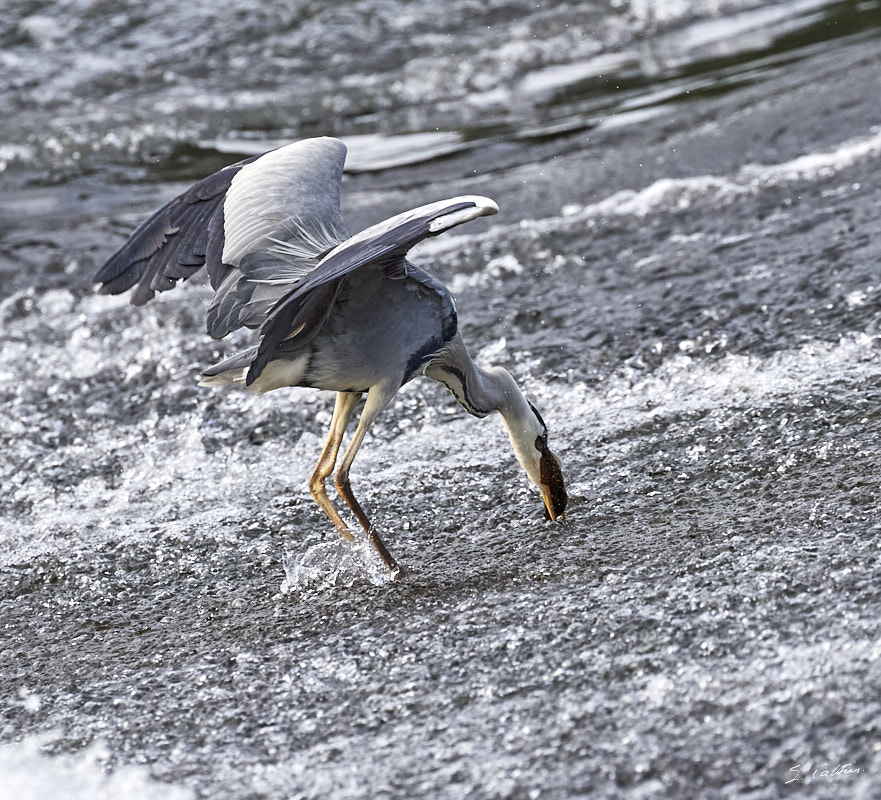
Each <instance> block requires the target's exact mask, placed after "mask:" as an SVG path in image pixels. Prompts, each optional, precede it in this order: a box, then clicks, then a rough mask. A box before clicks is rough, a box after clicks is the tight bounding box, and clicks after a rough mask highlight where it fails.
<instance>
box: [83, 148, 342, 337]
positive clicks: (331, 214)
mask: <svg viewBox="0 0 881 800" xmlns="http://www.w3.org/2000/svg"><path fill="white" fill-rule="evenodd" d="M345 158H346V147H345V145H344V144H343V143H342V142H340V141H339V140H337V139H331V138H320V139H307V140H304V141H301V142H295V143H293V144H290V145H286V146H284V147H280V148H279V149H277V150H272V151H270V152H268V153H264V154H263V155H260V156H255V157H254V158H251V159H248V160H246V161H243V162H240V163H239V164H235V165H233V166H230V167H226V168H224V169H222V170H220V171H219V172H216V173H215V174H214V175H211V176H209V177H207V178H205V179H203V180H202V181H200V182H199V183H197V184H195V185H194V186H193V187H191V188H190V189H188V190H187V191H186V192H184V193H183V194H182V195H180V196H179V197H176V198H175V199H174V200H172V201H170V202H169V203H167V204H166V205H165V206H164V207H163V208H161V209H160V210H159V211H158V212H156V214H154V215H153V216H152V217H151V218H150V219H148V220H147V221H146V222H145V223H143V224H142V225H141V226H140V227H139V228H138V229H137V230H136V231H135V233H134V234H133V235H132V237H131V238H130V239H129V241H128V242H127V243H126V244H125V245H123V247H122V248H121V249H120V250H119V251H118V252H117V253H116V254H115V255H114V256H113V257H112V258H111V259H110V260H109V261H108V262H107V264H105V265H104V267H103V268H102V269H101V270H100V271H99V272H98V274H97V275H96V276H95V280H96V281H98V282H100V283H102V284H103V286H102V287H101V291H102V292H104V293H105V294H119V293H121V292H124V291H126V290H127V289H129V288H131V287H132V286H134V285H135V284H137V285H138V286H137V289H136V290H135V292H134V293H133V296H132V302H133V303H135V304H136V305H140V304H143V303H145V302H147V301H148V300H149V299H151V298H152V297H153V295H154V293H155V292H156V291H164V290H166V289H170V288H172V287H173V286H174V285H175V283H176V282H177V281H178V280H179V279H186V278H188V277H190V275H192V274H194V273H195V272H197V271H198V270H199V269H200V268H201V267H202V266H206V267H207V271H208V275H209V278H210V281H211V285H212V287H213V288H215V289H217V290H218V293H217V296H216V297H215V300H214V302H213V303H212V308H211V311H210V313H209V320H210V321H209V332H210V333H211V334H212V335H215V336H218V337H219V336H223V335H225V334H226V333H228V332H229V331H230V330H233V329H234V328H237V327H239V326H240V325H243V324H249V323H250V324H252V325H257V324H260V322H262V315H265V312H266V311H267V310H268V309H269V308H271V307H272V305H274V304H275V302H277V301H278V299H279V297H281V296H282V295H284V294H285V293H286V292H287V291H289V290H290V288H291V286H292V285H293V284H295V283H296V282H297V281H299V280H300V279H301V278H302V276H303V275H304V274H306V273H308V271H309V270H310V269H312V268H313V267H314V266H315V264H317V263H318V261H319V260H320V258H321V256H322V255H323V254H324V253H325V252H326V251H327V250H329V249H331V248H332V247H334V246H335V245H336V244H338V243H339V242H340V241H342V240H343V239H345V237H346V234H345V226H344V225H343V221H342V215H341V213H340V185H341V181H342V173H343V164H344V163H345ZM243 281H244V282H243ZM261 286H264V287H265V286H273V287H276V288H275V289H274V290H266V289H265V288H264V289H263V290H262V291H257V289H258V288H259V287H261ZM279 287H282V288H279ZM255 295H256V297H255ZM261 309H262V315H261Z"/></svg>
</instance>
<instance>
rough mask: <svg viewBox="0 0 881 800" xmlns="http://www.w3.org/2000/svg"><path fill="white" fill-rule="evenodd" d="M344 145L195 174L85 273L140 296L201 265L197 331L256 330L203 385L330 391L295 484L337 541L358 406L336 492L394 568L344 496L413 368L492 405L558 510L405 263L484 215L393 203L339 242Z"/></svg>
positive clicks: (546, 464)
mask: <svg viewBox="0 0 881 800" xmlns="http://www.w3.org/2000/svg"><path fill="white" fill-rule="evenodd" d="M345 154H346V148H345V146H344V145H343V144H342V143H341V142H339V141H338V140H336V139H330V138H321V139H310V140H305V141H302V142H297V143H294V144H291V145H287V146H285V147H282V148H279V149H278V150H274V151H271V152H269V153H266V154H264V155H262V156H259V157H254V158H251V159H248V160H246V161H243V162H240V163H239V164H234V165H232V166H230V167H227V168H225V169H223V170H220V171H219V172H217V173H215V174H214V175H211V176H209V177H207V178H205V179H203V180H202V181H199V182H198V183H197V184H195V185H194V186H193V187H191V188H190V189H189V190H187V191H186V192H184V193H183V194H182V195H180V196H179V197H177V198H175V199H174V200H171V201H170V202H169V203H167V204H166V205H165V206H163V207H162V208H161V209H160V210H159V211H157V212H156V213H155V214H154V215H153V216H152V217H151V218H150V219H149V220H147V221H146V222H144V223H143V224H141V225H140V226H139V227H138V228H137V229H136V230H135V232H134V233H133V234H132V237H131V238H130V239H129V241H128V242H127V243H126V244H125V245H123V247H122V248H121V249H120V250H119V251H118V252H117V253H116V254H114V255H113V256H112V257H111V258H110V260H109V261H108V262H107V264H105V265H104V267H103V268H102V269H101V270H100V271H99V272H98V274H97V275H96V277H95V279H96V281H98V282H100V283H101V284H102V286H101V291H102V292H105V293H110V294H118V293H120V292H124V291H126V290H128V289H130V288H132V287H134V292H133V294H132V302H133V303H134V304H135V305H140V304H143V303H145V302H146V301H147V300H149V299H150V298H152V297H153V296H154V293H155V292H157V291H166V290H168V289H170V288H172V287H173V286H175V285H176V283H177V282H178V281H180V280H186V279H187V278H189V277H191V276H192V275H193V274H195V273H196V272H198V271H199V270H200V269H201V268H202V267H203V266H204V267H205V268H206V270H207V272H208V277H209V281H210V283H211V286H212V287H213V288H214V289H215V295H214V299H213V301H212V303H211V305H210V307H209V309H208V313H207V326H208V333H209V334H210V335H211V336H213V337H215V338H222V337H223V336H226V335H227V334H228V333H230V332H232V331H234V330H236V329H238V328H240V327H247V328H259V329H260V340H259V342H258V343H257V344H256V345H255V346H253V347H251V348H249V349H248V350H246V351H245V352H244V353H240V354H237V355H234V356H232V357H230V358H228V359H226V360H224V361H222V362H221V363H219V364H217V365H215V366H214V367H210V368H208V369H206V370H205V371H204V372H203V374H202V383H203V384H205V385H215V384H224V383H229V384H245V385H247V386H249V387H250V388H252V389H253V390H256V391H268V390H270V389H275V388H279V387H282V386H312V387H315V388H320V389H331V390H334V391H336V392H338V395H337V405H336V408H335V410H334V417H333V421H332V422H331V430H330V435H329V437H328V441H327V444H326V445H325V449H324V452H323V453H322V456H321V459H320V460H319V464H318V467H317V468H316V470H315V473H314V474H313V476H312V480H311V481H310V489H311V491H312V494H313V497H314V498H315V500H316V501H317V502H318V504H319V505H320V506H321V508H322V509H323V510H324V511H325V513H326V514H327V515H328V516H329V517H330V519H331V520H332V521H333V522H334V525H335V526H336V527H337V528H338V529H339V531H340V532H341V533H342V534H343V535H344V536H346V537H347V538H350V537H351V534H350V532H349V530H348V527H347V525H346V524H345V523H344V522H343V520H342V518H341V517H340V515H339V513H338V511H337V509H336V507H335V506H334V504H333V503H332V502H331V501H330V500H329V498H328V497H327V494H326V490H325V487H324V481H325V479H326V478H327V477H328V476H329V475H330V473H331V472H332V471H333V467H334V464H335V462H336V458H337V454H338V451H339V448H340V445H341V441H342V437H343V433H344V431H345V428H346V425H347V423H348V421H349V419H350V418H351V416H352V413H353V411H354V408H355V405H356V403H357V401H358V399H359V398H360V397H361V395H362V394H363V393H365V392H366V393H367V401H366V404H365V406H364V410H363V412H362V414H361V418H360V421H359V424H358V427H357V429H356V431H355V434H354V436H353V438H352V441H351V443H350V445H349V447H348V448H347V450H346V452H345V455H344V457H343V460H342V463H341V464H340V467H339V469H338V470H337V475H336V486H337V489H338V491H339V493H340V496H341V497H342V498H343V499H344V500H345V501H346V503H347V504H348V505H349V506H350V508H351V509H352V511H353V513H354V514H355V516H356V518H357V519H358V521H359V522H360V523H361V525H362V526H363V527H364V528H365V530H366V531H367V533H368V537H369V538H370V539H371V541H372V542H373V544H374V545H375V546H376V548H377V550H378V551H379V553H380V555H381V556H382V557H383V559H384V560H385V562H386V564H387V565H388V566H389V568H390V569H391V570H392V571H393V572H394V571H397V569H398V568H397V565H396V564H395V562H394V559H392V557H391V555H390V554H389V553H388V551H387V550H386V548H385V546H384V545H383V543H382V541H381V540H380V539H379V537H378V536H377V534H376V532H375V531H374V530H373V528H372V527H371V526H370V523H369V521H368V520H367V517H366V514H364V511H363V509H361V507H360V505H359V504H358V501H357V500H356V499H355V497H354V495H353V494H352V492H351V489H350V487H349V481H348V473H349V468H350V467H351V464H352V461H353V460H354V457H355V454H356V452H357V451H358V448H359V447H360V444H361V442H362V441H363V437H364V434H365V433H366V430H367V428H368V427H369V425H370V424H371V422H372V421H373V419H375V417H376V416H377V415H378V414H379V413H380V411H381V410H382V409H383V408H384V407H385V405H386V404H387V403H388V402H389V400H390V399H391V398H392V397H393V396H394V394H395V393H396V392H397V390H398V389H399V388H400V386H401V385H402V384H403V383H405V382H406V381H408V380H410V379H412V378H413V377H415V376H416V375H418V374H426V375H428V376H430V377H433V378H436V379H437V380H440V381H441V382H443V383H444V384H446V385H447V386H448V387H449V388H450V389H451V391H452V392H453V393H454V394H455V396H456V397H457V399H459V401H460V403H461V404H462V405H463V407H465V408H466V410H468V411H469V412H471V413H474V414H475V415H478V416H483V415H485V414H486V413H489V412H490V411H494V410H498V411H499V412H500V413H501V414H502V417H503V419H504V421H505V423H506V425H507V427H508V432H509V435H510V437H511V442H512V445H513V446H514V451H515V454H516V455H517V458H518V460H520V462H521V464H522V465H523V466H524V468H525V469H526V471H527V474H528V475H529V477H530V479H531V480H532V481H533V482H534V483H536V485H538V486H539V488H540V489H541V491H542V496H543V498H544V501H545V508H546V513H547V514H548V516H549V517H551V518H555V517H557V516H562V513H563V509H564V508H565V505H566V494H565V490H564V488H563V479H562V473H561V471H560V467H559V462H558V461H557V459H556V457H555V456H553V454H551V453H550V451H549V450H548V449H547V428H546V427H545V425H544V422H543V421H542V420H541V418H540V417H539V415H538V413H537V412H536V411H535V410H534V409H533V408H532V407H531V406H530V405H529V404H528V403H527V402H526V400H525V398H523V396H522V394H521V392H520V390H519V389H518V388H517V386H516V384H515V383H514V381H513V379H512V378H511V376H510V375H509V374H508V373H507V372H506V371H504V370H499V369H490V370H481V369H480V368H478V367H477V366H476V365H475V364H474V363H473V362H472V361H471V359H470V357H469V356H468V353H467V350H466V349H465V346H464V344H463V343H462V342H461V339H460V337H459V336H458V325H457V317H456V310H455V303H454V301H453V298H452V295H451V294H450V292H449V290H448V289H447V288H446V287H445V286H444V285H443V284H442V283H440V282H439V281H438V280H437V279H435V278H433V277H432V276H431V275H429V274H428V273H426V272H424V271H423V270H420V269H417V268H416V267H414V266H413V265H412V264H411V263H409V262H408V261H407V259H406V254H407V252H408V251H409V250H410V248H412V247H413V246H414V245H415V244H417V243H418V242H419V241H421V240H422V239H425V238H427V237H429V236H436V235H438V234H439V233H442V232H444V231H446V230H449V229H450V228H452V227H455V226H456V225H460V224H462V223H464V222H467V221H469V220H471V219H475V218H476V217H478V216H484V215H487V214H494V213H496V212H497V210H498V208H497V206H496V205H495V203H494V202H493V201H491V200H489V199H487V198H484V197H474V196H466V197H456V198H452V199H451V200H443V201H440V202H436V203H431V204H428V205H425V206H421V207H420V208H417V209H413V210H411V211H407V212H404V213H403V214H399V215H397V216H395V217H392V218H391V219H389V220H386V221H384V222H381V223H379V224H377V225H374V226H372V227H370V228H367V229H366V230H364V231H362V232H361V233H358V234H356V235H354V236H349V235H348V233H347V231H346V228H345V225H344V223H343V220H342V215H341V213H340V191H341V183H342V175H343V166H344V162H345Z"/></svg>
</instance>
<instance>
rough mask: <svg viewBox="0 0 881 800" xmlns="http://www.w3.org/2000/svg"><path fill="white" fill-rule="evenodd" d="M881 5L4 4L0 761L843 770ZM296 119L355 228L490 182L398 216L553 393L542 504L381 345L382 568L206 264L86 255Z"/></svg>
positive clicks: (856, 597) (16, 779)
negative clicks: (470, 212)
mask: <svg viewBox="0 0 881 800" xmlns="http://www.w3.org/2000/svg"><path fill="white" fill-rule="evenodd" d="M879 22H881V5H879V3H877V2H841V3H828V2H812V1H811V0H803V1H802V2H786V3H772V4H768V3H764V4H757V3H751V2H747V1H746V0H733V1H732V2H725V0H721V2H720V0H714V2H699V1H698V0H693V1H692V2H685V1H683V2H672V0H670V1H667V2H657V1H656V2H630V3H627V2H609V3H536V2H530V3H517V2H512V1H510V0H507V1H506V0H498V1H497V2H496V1H495V0H488V1H487V2H484V3H481V4H480V5H475V4H473V3H469V2H464V0H463V1H462V2H459V0H454V1H453V2H450V3H444V4H439V3H428V2H424V3H423V2H408V3H403V2H396V1H395V0H387V2H383V0H369V1H368V0H363V2H351V3H331V2H291V3H288V4H284V5H282V4H279V5H276V6H272V7H267V5H266V4H265V3H256V2H250V0H246V1H242V2H235V3H228V4H225V5H224V6H223V7H222V8H218V7H217V4H214V3H207V2H206V3H203V2H192V3H187V4H177V3H166V2H157V3H150V4H148V5H144V4H142V3H140V4H138V3H128V2H115V3H105V2H100V0H99V1H97V2H96V1H94V0H92V1H89V2H87V0H68V1H67V2H58V3H52V4H49V3H43V2H35V0H27V1H24V0H22V1H19V0H12V2H9V3H7V5H6V6H5V7H4V15H3V18H2V19H0V71H2V72H3V75H4V80H3V81H2V82H0V108H2V109H3V111H4V121H3V124H2V125H0V379H2V380H0V441H2V447H3V455H2V457H0V483H2V489H3V497H4V503H3V508H2V512H0V609H2V611H0V619H2V625H3V627H2V630H3V633H4V636H3V639H2V641H0V674H2V676H3V678H4V680H3V681H2V682H0V693H2V698H3V703H2V716H0V741H2V744H0V774H2V777H3V781H2V782H0V797H6V796H8V797H10V798H16V800H19V799H20V798H28V797H46V796H55V795H56V794H58V795H60V794H64V796H65V797H83V798H85V797H95V796H98V795H99V794H102V796H108V797H117V796H119V797H123V796H135V795H136V796H140V797H152V796H156V797H173V798H177V797H180V798H185V797H194V798H195V797H218V798H221V797H223V798H225V797H229V798H258V797H266V798H274V797H292V798H293V797H304V798H305V797H309V798H325V797H334V798H356V797H438V798H445V797H449V798H461V797H472V798H503V797H504V798H525V797H542V798H572V797H603V798H606V797H608V798H618V797H621V798H624V797H626V798H639V797H644V798H649V797H670V798H681V797H692V796H695V797H730V798H734V797H744V796H749V797H754V798H778V797H783V796H790V795H791V796H798V797H810V798H825V797H829V798H832V797H836V798H837V797H853V798H866V799H868V798H873V797H875V796H877V791H878V786H879V781H878V775H879V772H881V757H879V753H881V725H879V722H878V720H879V718H881V706H879V701H878V697H879V690H881V672H879V668H878V666H877V665H878V663H881V635H879V634H881V631H879V623H878V620H879V618H881V593H879V588H878V587H879V541H878V536H879V527H881V523H879V518H878V513H877V497H878V490H879V474H881V470H879V466H878V464H879V458H878V456H879V448H878V444H877V443H878V440H879V434H881V415H879V411H878V408H879V399H881V360H879V336H881V331H879V323H881V300H879V298H881V288H879V287H881V266H879V265H881V258H879V255H881V252H879V245H878V241H879V240H881V216H879V212H878V208H879V207H881V204H879V199H881V106H879V105H878V103H877V98H878V97H879V96H881V48H879V46H878V44H877V33H878V24H879ZM316 133H330V134H334V135H339V136H341V137H342V138H343V139H344V140H345V141H346V143H347V144H348V146H349V150H350V158H349V162H348V173H347V176H346V179H345V186H344V194H345V196H344V206H345V208H344V212H345V215H346V218H347V221H348V223H349V226H350V228H351V229H352V230H356V229H358V228H359V227H360V226H362V225H366V224H368V223H371V222H374V221H376V220H377V219H379V218H382V217H383V216H385V215H387V214H391V213H395V212H397V211H400V210H402V209H404V208H407V207H412V206H415V205H419V204H421V203H424V202H428V201H430V200H434V199H439V198H442V197H448V196H453V195H455V194H462V193H480V194H486V195H488V196H490V197H493V198H495V199H497V200H498V201H499V204H500V206H501V213H500V214H499V216H498V217H494V218H492V219H491V220H481V221H479V222H475V223H472V224H470V225H469V226H468V227H467V228H462V229H459V230H461V231H462V233H461V235H460V234H459V233H458V231H457V233H456V235H449V236H448V237H447V238H446V239H444V238H443V237H441V238H439V239H437V240H432V241H431V242H426V243H424V244H423V245H421V246H420V248H419V249H418V250H417V251H415V253H414V256H415V257H416V260H417V261H418V262H419V263H420V265H422V266H425V267H426V268H428V269H430V270H431V271H432V272H434V273H435V274H437V275H438V276H439V277H441V278H442V279H443V280H445V281H446V282H447V283H448V285H450V286H451V288H452V289H453V290H454V292H455V293H456V295H457V298H458V305H459V312H460V318H461V321H462V327H463V332H464V334H465V336H466V338H467V340H468V341H469V343H470V346H471V349H472V351H473V352H475V353H478V354H479V357H480V359H481V360H483V361H485V362H487V363H497V364H503V365H505V366H507V367H508V368H509V369H511V371H512V372H513V373H514V374H515V375H516V377H517V378H518V380H519V381H520V382H521V384H522V385H523V386H524V387H525V389H526V390H527V392H528V394H529V396H530V398H531V399H532V400H533V401H534V402H535V404H536V405H537V406H538V407H539V408H540V409H541V412H542V414H543V416H544V418H545V419H546V420H547V421H548V424H549V427H550V430H551V442H552V446H553V447H554V448H555V449H556V450H557V451H559V454H560V456H561V459H562V461H563V465H564V469H565V473H566V476H567V480H568V482H569V489H570V497H571V506H570V509H569V510H568V511H567V520H566V522H565V523H563V524H552V523H548V522H545V521H543V519H542V514H541V507H540V500H539V499H538V497H537V496H536V494H535V492H534V490H533V489H532V488H531V487H530V486H529V484H528V482H527V480H526V478H525V476H523V475H522V474H521V472H520V470H519V467H518V466H517V465H516V462H515V460H514V458H513V455H512V454H511V452H510V448H509V446H508V443H507V439H506V436H505V434H504V431H503V429H502V426H501V425H500V424H499V422H498V420H496V419H488V420H484V421H478V420H475V419H472V418H470V417H467V416H466V415H465V414H464V413H462V412H461V410H460V409H459V408H458V407H457V406H456V405H455V403H454V402H453V401H452V399H451V398H450V397H449V396H448V395H446V394H445V393H444V392H443V391H441V389H440V388H439V387H437V386H434V385H430V384H429V383H428V382H427V381H414V382H413V383H411V384H408V385H407V386H406V387H405V388H404V390H403V391H402V392H401V393H400V394H399V396H398V397H397V398H396V400H395V402H394V403H393V406H392V407H391V408H390V409H389V410H388V411H387V412H386V413H385V414H384V415H383V416H382V417H381V418H380V420H379V421H378V423H377V424H376V425H375V427H374V429H373V431H372V435H371V436H369V437H368V440H367V442H366V443H365V445H364V448H363V449H362V453H361V455H359V459H358V460H357V461H356V463H355V467H354V470H353V484H354V488H355V491H357V492H358V493H359V496H360V497H362V498H363V500H364V503H365V506H366V507H367V508H368V509H369V511H370V512H371V513H372V515H373V518H374V521H375V522H376V523H377V524H378V526H379V528H380V530H381V531H382V532H383V536H384V538H385V539H386V541H387V542H388V543H389V546H390V548H391V549H392V551H393V552H394V553H395V555H396V557H398V558H399V559H400V560H401V561H402V562H403V563H404V564H405V565H406V566H407V568H408V570H409V574H408V576H407V578H406V579H405V580H403V581H399V582H396V583H392V584H387V583H383V582H382V581H380V580H378V573H377V572H376V570H375V569H374V568H373V566H372V564H371V562H370V558H369V556H370V551H369V549H364V548H359V547H354V548H352V547H349V546H348V545H346V544H345V543H343V542H341V541H338V540H337V538H336V534H335V533H334V532H333V531H332V530H328V525H327V524H326V521H325V520H324V519H323V518H322V516H321V514H320V512H319V511H318V510H317V509H316V508H315V507H314V504H313V503H312V501H311V499H310V498H309V495H308V491H307V490H306V488H305V480H306V478H307V476H308V475H309V474H310V473H311V470H312V468H313V467H314V462H315V460H316V458H317V454H318V452H319V450H320V448H321V444H322V439H323V436H324V435H325V431H326V427H327V425H328V423H329V421H330V412H331V401H332V398H331V397H330V396H328V395H325V394H324V393H318V392H312V391H306V390H290V391H279V392H275V393H272V394H270V395H268V396H265V397H255V396H252V395H250V394H246V393H236V392H226V393H224V392H222V391H218V390H207V389H200V388H198V387H197V386H196V385H195V375H196V374H197V373H198V371H199V369H200V368H201V367H202V366H204V365H205V364H210V363H212V362H213V361H215V360H216V359H217V358H218V357H220V356H221V355H223V354H226V353H230V352H232V351H233V350H235V349H237V348H238V347H240V346H242V345H243V344H244V343H245V342H246V341H247V336H246V335H244V334H242V335H239V336H238V338H234V340H233V341H232V342H226V341H224V342H220V343H218V342H214V341H212V340H210V339H208V338H207V336H206V335H205V334H204V316H203V315H204V306H205V303H206V302H207V299H208V297H209V293H208V291H207V289H206V288H205V287H204V286H202V285H199V284H198V282H194V283H193V285H192V286H187V287H185V288H182V289H178V290H176V291H175V292H171V293H168V295H167V296H163V297H162V298H160V299H159V300H157V301H156V302H154V303H153V304H151V305H150V306H147V307H145V308H141V309H134V308H131V307H130V306H128V305H127V304H126V300H125V298H108V297H100V296H96V295H94V294H93V292H92V289H91V286H90V278H91V275H92V274H93V273H94V271H95V269H96V268H97V267H98V266H100V264H101V263H102V262H103V260H104V259H106V258H107V256H108V255H109V254H110V253H112V252H113V250H114V249H115V248H116V247H118V246H119V245H120V244H121V243H122V241H124V239H125V237H126V236H127V235H128V233H129V232H130V231H131V229H132V228H133V226H134V225H135V224H136V223H137V221H138V220H139V219H141V218H142V217H143V216H144V215H145V214H147V213H149V211H150V210H151V209H153V208H155V207H156V206H157V205H159V204H160V203H161V202H163V201H165V200H166V199H168V198H170V197H171V196H173V195H174V194H175V193H176V192H178V191H180V189H181V188H182V187H183V186H185V185H186V184H187V182H189V181H191V180H193V179H195V178H196V177H198V176H200V175H203V174H205V173H206V172H208V171H210V170H212V169H215V168H218V167H220V166H222V165H223V164H225V163H229V162H230V161H233V160H236V159H237V158H239V157H240V156H241V155H243V154H250V153H254V152H259V151H261V150H263V149H267V148H269V147H272V146H274V145H276V144H279V143H281V142H285V141H288V140H290V139H293V138H297V137H300V136H308V135H312V134H316ZM824 769H825V770H826V771H827V772H826V774H825V775H824V774H823V770H824ZM815 770H816V772H815ZM833 773H834V774H833ZM4 792H6V794H5V795H4V794H3V793H4Z"/></svg>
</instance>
